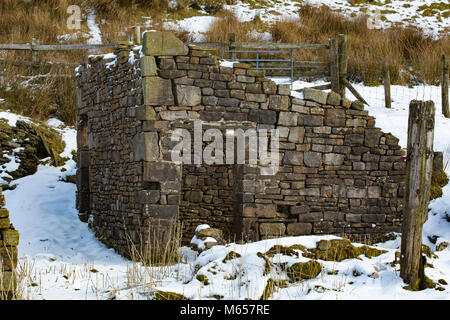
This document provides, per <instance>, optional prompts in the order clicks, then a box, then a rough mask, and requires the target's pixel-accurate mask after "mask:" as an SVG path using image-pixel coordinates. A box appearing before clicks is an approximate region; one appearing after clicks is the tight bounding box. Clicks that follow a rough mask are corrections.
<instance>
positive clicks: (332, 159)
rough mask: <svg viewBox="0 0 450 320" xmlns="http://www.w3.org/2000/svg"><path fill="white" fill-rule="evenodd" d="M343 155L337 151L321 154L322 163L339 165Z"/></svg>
mask: <svg viewBox="0 0 450 320" xmlns="http://www.w3.org/2000/svg"><path fill="white" fill-rule="evenodd" d="M344 158H345V156H344V155H343V154H339V153H326V154H324V156H323V163H324V164H326V165H330V166H340V165H342V164H343V163H344Z"/></svg>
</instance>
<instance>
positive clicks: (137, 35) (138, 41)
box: [134, 26, 142, 44]
mask: <svg viewBox="0 0 450 320" xmlns="http://www.w3.org/2000/svg"><path fill="white" fill-rule="evenodd" d="M134 40H135V42H136V44H141V43H142V36H141V26H135V27H134Z"/></svg>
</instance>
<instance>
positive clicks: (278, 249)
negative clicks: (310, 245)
mask: <svg viewBox="0 0 450 320" xmlns="http://www.w3.org/2000/svg"><path fill="white" fill-rule="evenodd" d="M296 248H299V247H295V248H293V247H284V246H282V245H278V244H276V245H274V246H273V247H272V248H270V249H269V250H268V251H266V253H265V255H266V256H268V257H273V256H274V255H276V254H282V255H284V256H291V257H298V253H297V252H296V251H295V249H296Z"/></svg>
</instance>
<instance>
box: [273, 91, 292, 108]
mask: <svg viewBox="0 0 450 320" xmlns="http://www.w3.org/2000/svg"><path fill="white" fill-rule="evenodd" d="M289 103H290V100H289V97H288V96H280V95H271V96H270V97H269V109H271V110H275V111H287V110H288V109H289Z"/></svg>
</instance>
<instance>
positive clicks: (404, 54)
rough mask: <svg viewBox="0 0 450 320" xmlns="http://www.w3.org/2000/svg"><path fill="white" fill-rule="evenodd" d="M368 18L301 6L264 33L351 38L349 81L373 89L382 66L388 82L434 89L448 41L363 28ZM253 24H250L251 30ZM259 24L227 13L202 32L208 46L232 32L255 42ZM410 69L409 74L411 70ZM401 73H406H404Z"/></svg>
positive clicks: (301, 39)
mask: <svg viewBox="0 0 450 320" xmlns="http://www.w3.org/2000/svg"><path fill="white" fill-rule="evenodd" d="M367 18H368V17H367V16H366V15H364V14H361V15H359V16H357V17H355V18H347V17H345V16H343V15H341V14H339V13H336V12H333V11H332V10H331V9H329V8H328V7H327V6H322V7H319V8H317V7H312V6H309V5H303V6H301V7H300V9H299V17H298V18H297V19H291V20H281V21H276V22H275V23H273V24H272V25H271V26H270V28H269V31H270V33H271V34H272V38H273V41H274V42H283V43H322V44H328V43H329V39H331V38H337V37H338V36H339V34H348V35H349V36H350V38H351V51H350V61H349V66H348V74H349V78H350V79H351V80H353V81H363V82H364V83H365V84H367V85H376V84H379V83H380V82H381V79H382V66H383V63H386V64H387V67H388V68H389V70H390V73H391V80H392V82H393V83H397V84H411V83H412V82H413V81H418V82H421V81H423V82H427V83H430V84H437V83H439V81H440V77H441V62H440V59H441V55H442V54H443V53H449V52H450V36H444V37H441V38H440V39H439V40H433V39H431V38H430V37H427V36H426V35H424V33H423V32H422V31H421V30H419V29H417V28H412V27H400V26H396V27H392V28H390V29H387V30H377V29H368V28H367ZM252 24H253V25H252ZM264 27H265V26H264V25H262V24H261V23H260V24H259V25H255V23H254V22H252V23H248V22H246V23H245V22H239V21H238V20H237V18H236V17H234V16H233V15H232V14H230V13H227V14H225V15H224V16H223V17H222V19H220V20H219V21H217V22H215V23H214V24H213V25H212V26H211V28H210V30H209V31H208V33H207V40H208V41H226V40H227V39H226V35H227V33H228V32H235V33H236V39H237V41H239V42H246V41H258V40H259V39H255V38H254V37H252V36H250V34H249V31H251V30H255V29H258V28H259V31H264ZM328 54H329V53H328V51H325V50H321V51H311V50H297V51H296V52H295V59H296V60H307V61H326V60H328ZM410 67H412V70H410ZM405 71H406V72H405Z"/></svg>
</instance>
